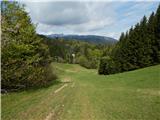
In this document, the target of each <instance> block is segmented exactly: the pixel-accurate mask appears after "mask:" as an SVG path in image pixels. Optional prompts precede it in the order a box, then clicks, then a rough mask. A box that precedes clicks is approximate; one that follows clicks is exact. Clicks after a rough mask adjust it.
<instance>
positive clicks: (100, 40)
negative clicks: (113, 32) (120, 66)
mask: <svg viewBox="0 0 160 120" xmlns="http://www.w3.org/2000/svg"><path fill="white" fill-rule="evenodd" d="M46 36H47V37H48V38H54V39H55V38H57V39H58V38H63V39H64V40H79V41H84V42H89V43H95V44H115V43H116V42H117V40H116V39H114V38H111V37H105V36H99V35H64V34H51V35H46Z"/></svg>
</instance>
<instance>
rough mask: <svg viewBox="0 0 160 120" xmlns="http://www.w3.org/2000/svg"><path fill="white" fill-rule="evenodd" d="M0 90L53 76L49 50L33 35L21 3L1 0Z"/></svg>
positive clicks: (39, 83) (45, 82)
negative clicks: (0, 86) (0, 87)
mask: <svg viewBox="0 0 160 120" xmlns="http://www.w3.org/2000/svg"><path fill="white" fill-rule="evenodd" d="M1 28H2V36H1V51H2V52H1V73H2V74H1V75H2V76H1V85H2V89H19V88H29V87H40V86H46V85H48V84H50V82H51V81H53V80H54V79H55V78H56V75H54V74H53V72H52V70H51V69H50V63H51V61H52V59H51V57H50V54H49V49H48V46H47V45H46V44H44V43H43V40H42V39H41V38H40V37H39V36H38V35H37V34H36V31H35V25H33V24H32V23H31V19H30V17H29V15H28V13H27V12H25V10H24V6H22V5H20V4H18V3H17V2H8V1H2V2H1Z"/></svg>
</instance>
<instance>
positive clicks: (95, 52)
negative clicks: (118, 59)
mask: <svg viewBox="0 0 160 120" xmlns="http://www.w3.org/2000/svg"><path fill="white" fill-rule="evenodd" d="M40 36H41V38H43V39H44V40H45V43H46V44H47V45H48V46H49V51H50V54H51V56H52V58H53V59H54V61H57V62H63V63H77V64H80V65H82V66H83V67H86V68H94V69H96V68H98V65H99V60H100V58H101V56H104V53H105V52H106V51H107V53H105V54H110V51H111V49H112V48H113V45H110V46H109V45H96V44H93V43H87V42H81V41H77V40H63V39H49V38H47V37H45V36H42V35H40ZM72 54H75V57H74V58H73V56H72Z"/></svg>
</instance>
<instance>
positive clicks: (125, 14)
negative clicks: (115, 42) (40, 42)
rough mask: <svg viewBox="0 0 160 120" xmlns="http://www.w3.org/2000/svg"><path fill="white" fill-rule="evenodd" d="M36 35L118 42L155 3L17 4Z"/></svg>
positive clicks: (156, 2)
mask: <svg viewBox="0 0 160 120" xmlns="http://www.w3.org/2000/svg"><path fill="white" fill-rule="evenodd" d="M21 2H22V3H24V4H26V11H28V12H29V15H30V16H31V19H32V21H33V23H35V24H37V29H36V30H37V33H40V34H62V33H63V34H93V35H104V36H108V37H113V38H116V39H118V38H119V36H120V34H121V32H125V31H127V30H128V29H129V28H130V27H131V26H134V25H135V24H136V23H137V22H139V21H140V20H141V18H142V17H143V16H144V15H146V16H147V17H148V16H149V15H150V14H151V12H152V11H154V12H155V11H156V9H157V7H158V4H159V3H160V1H159V0H156V1H140V2H138V1H119V0H115V1H111V0H110V1H100V2H98V1H53V0H50V1H43V0H38V1H32V2H30V1H21Z"/></svg>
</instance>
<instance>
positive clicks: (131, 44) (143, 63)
mask: <svg viewBox="0 0 160 120" xmlns="http://www.w3.org/2000/svg"><path fill="white" fill-rule="evenodd" d="M159 63H160V5H159V7H158V9H157V11H156V13H154V12H153V13H152V14H151V15H150V17H149V18H148V19H147V18H146V16H144V17H143V18H142V20H141V21H140V22H139V23H137V24H136V25H135V26H134V27H131V28H130V30H129V31H127V32H126V33H122V34H121V36H120V39H119V42H118V43H117V45H116V47H115V48H114V49H113V50H112V53H111V55H110V56H106V57H103V58H101V61H100V66H99V74H112V73H118V72H123V71H129V70H134V69H138V68H143V67H147V66H151V65H155V64H159Z"/></svg>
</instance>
